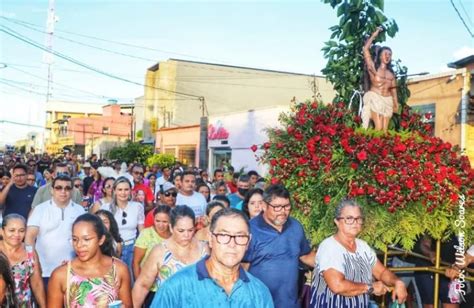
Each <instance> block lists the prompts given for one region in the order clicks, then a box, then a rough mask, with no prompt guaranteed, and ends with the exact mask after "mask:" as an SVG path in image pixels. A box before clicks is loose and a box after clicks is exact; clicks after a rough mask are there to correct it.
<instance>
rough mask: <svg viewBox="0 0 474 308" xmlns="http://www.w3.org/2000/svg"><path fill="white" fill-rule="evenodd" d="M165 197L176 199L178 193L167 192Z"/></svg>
mask: <svg viewBox="0 0 474 308" xmlns="http://www.w3.org/2000/svg"><path fill="white" fill-rule="evenodd" d="M164 195H165V197H169V196H173V197H175V198H176V197H177V196H178V193H177V192H175V191H173V192H169V191H167V192H165V193H164Z"/></svg>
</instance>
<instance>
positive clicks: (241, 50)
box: [0, 0, 474, 145]
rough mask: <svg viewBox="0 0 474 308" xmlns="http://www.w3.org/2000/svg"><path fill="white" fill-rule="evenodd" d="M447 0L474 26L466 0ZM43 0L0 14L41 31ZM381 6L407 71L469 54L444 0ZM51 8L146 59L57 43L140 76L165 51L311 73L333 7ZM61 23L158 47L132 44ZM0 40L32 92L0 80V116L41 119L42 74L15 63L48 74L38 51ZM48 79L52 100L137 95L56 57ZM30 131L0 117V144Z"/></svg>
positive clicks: (68, 4) (12, 76)
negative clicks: (391, 23) (394, 32)
mask: <svg viewBox="0 0 474 308" xmlns="http://www.w3.org/2000/svg"><path fill="white" fill-rule="evenodd" d="M453 2H454V4H455V6H456V7H457V8H458V10H459V11H460V13H461V14H462V16H463V18H464V20H465V21H466V23H467V24H468V25H469V26H470V27H471V29H474V26H473V25H472V22H474V16H473V12H474V1H473V0H453ZM47 8H48V1H47V0H29V1H19V0H2V1H1V4H0V15H1V16H5V17H8V18H13V19H15V20H19V21H23V22H28V23H30V24H32V25H33V28H36V29H37V30H39V31H44V30H45V25H46V16H47ZM385 14H386V15H387V16H389V17H391V18H393V19H395V20H396V22H397V23H398V26H399V28H400V31H399V33H398V34H397V35H396V36H395V38H393V39H389V40H388V41H387V42H386V45H388V46H390V47H392V49H393V51H394V57H395V58H400V59H402V61H403V63H404V64H405V65H407V66H408V68H409V72H410V73H417V72H422V71H429V72H430V73H436V72H440V71H443V70H446V69H447V68H446V64H447V63H448V62H452V61H453V60H456V59H458V58H460V57H464V56H467V55H469V54H473V53H474V46H473V40H472V38H471V37H470V35H469V33H468V31H467V30H466V29H465V27H464V26H463V24H462V22H461V20H460V18H459V17H458V15H457V14H456V11H455V10H454V8H453V6H452V5H451V2H450V0H442V1H441V0H430V1H428V0H397V1H388V0H386V1H385ZM56 15H57V16H58V18H59V19H58V22H57V23H56V25H55V28H56V35H59V36H62V37H64V38H66V39H73V40H77V41H80V42H83V43H86V44H90V45H94V46H96V47H100V48H106V49H111V50H114V51H117V52H121V53H125V54H129V55H133V56H137V57H142V58H147V59H149V60H139V59H134V58H129V57H124V56H120V55H114V54H110V53H106V52H103V51H98V50H95V49H91V48H88V47H85V46H80V45H77V44H73V43H71V42H68V41H66V40H63V39H59V38H55V39H54V43H53V46H54V49H55V50H57V51H59V52H61V53H63V54H66V55H68V56H70V57H72V58H74V59H76V60H78V61H81V62H84V63H87V64H88V65H91V66H94V67H96V68H98V69H101V70H103V71H106V72H109V73H112V74H115V75H118V76H120V77H124V78H127V79H130V80H133V81H136V82H139V83H143V82H144V74H145V71H146V68H148V67H150V66H151V65H153V64H155V63H156V62H158V61H163V60H166V59H168V58H182V59H189V60H195V61H203V62H213V63H223V64H231V65H239V66H248V67H255V68H265V69H273V70H282V71H291V72H300V73H309V74H313V73H316V74H319V73H320V70H321V69H322V68H323V67H324V65H325V63H326V61H325V59H324V58H323V57H322V52H321V51H320V50H321V48H322V47H323V42H324V41H327V40H328V38H329V35H330V32H329V30H328V28H329V27H330V26H332V25H334V24H335V23H336V22H337V18H336V12H335V11H334V10H332V9H331V7H330V6H329V5H328V4H323V3H321V2H319V1H316V0H315V1H263V0H262V1H143V0H134V1H131V0H122V1H117V0H114V1H112V0H102V1H98V0H97V1H85V0H83V1H74V0H56ZM0 20H1V24H2V25H4V26H7V27H9V28H10V29H12V30H15V31H17V32H18V33H21V34H22V35H24V36H26V37H28V38H30V39H32V40H34V41H36V42H38V43H40V44H45V42H46V39H45V34H43V33H41V32H36V31H32V30H30V29H27V28H25V27H22V26H20V25H18V24H15V23H12V22H10V21H6V20H5V19H0ZM36 26H38V27H36ZM61 31H70V32H74V33H78V34H84V35H91V36H96V37H99V38H105V39H108V40H114V41H120V42H124V43H129V44H136V45H141V46H147V47H150V48H153V49H156V50H154V51H152V50H146V49H137V48H131V47H126V46H121V45H117V44H112V43H109V42H102V41H97V40H92V39H89V38H84V37H80V36H76V35H73V34H70V33H65V32H61ZM0 44H1V49H0V63H7V65H8V67H7V68H3V69H0V78H3V79H2V80H3V81H5V80H7V82H8V83H10V84H12V82H15V83H13V84H14V85H17V86H20V87H21V88H22V89H29V90H31V91H35V92H37V93H36V94H32V93H28V92H25V91H24V90H19V89H16V88H13V87H10V86H7V85H5V84H4V83H0V103H1V107H2V108H3V110H8V111H9V112H6V113H5V112H2V113H1V115H0V121H1V120H9V121H16V122H21V123H27V124H32V125H40V126H41V125H44V112H43V109H42V108H43V107H44V102H45V97H44V95H40V94H41V93H45V92H46V88H45V85H46V81H45V80H41V79H38V78H35V77H33V76H29V75H27V74H25V73H23V72H21V71H19V70H24V71H27V72H28V73H30V74H35V75H38V76H40V77H43V78H46V76H47V69H46V65H45V64H44V63H43V56H44V52H43V51H41V50H39V49H36V48H35V47H32V46H29V45H27V44H25V43H23V42H20V41H18V40H16V39H14V38H11V37H9V36H7V35H6V34H4V33H1V32H0ZM158 50H160V51H158ZM12 80H13V81H12ZM53 80H54V81H55V82H57V83H60V84H61V86H60V85H55V86H54V88H53V92H52V93H53V99H54V98H57V99H64V100H76V101H77V100H88V101H91V103H105V102H106V98H121V99H123V100H124V101H125V100H127V99H132V98H134V97H137V96H140V95H143V88H142V87H140V86H135V85H130V84H127V83H123V82H121V81H116V80H112V79H109V78H107V77H102V76H100V75H98V74H96V73H92V72H88V71H87V70H86V69H84V68H80V67H78V66H76V65H74V64H72V63H68V62H66V61H64V60H61V59H58V58H56V59H55V63H54V65H53ZM0 81H1V80H0ZM19 82H22V83H19ZM64 85H65V86H67V87H64ZM69 87H74V88H79V89H81V90H85V91H87V92H90V93H85V92H78V91H76V90H72V89H70V88H69ZM38 93H39V94H38ZM91 93H93V94H96V95H99V96H104V98H101V97H98V96H91V95H92V94H91ZM66 95H67V96H66ZM27 110H28V111H27ZM30 130H34V128H33V127H27V126H24V127H22V126H17V125H7V124H2V123H1V122H0V145H1V144H2V143H5V142H12V141H13V140H15V139H18V138H23V137H24V136H25V135H26V132H28V131H30Z"/></svg>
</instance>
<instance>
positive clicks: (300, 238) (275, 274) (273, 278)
mask: <svg viewBox="0 0 474 308" xmlns="http://www.w3.org/2000/svg"><path fill="white" fill-rule="evenodd" d="M250 233H251V234H252V239H251V241H250V244H249V248H248V250H247V253H246V254H245V256H244V259H243V260H242V262H249V263H250V268H249V273H251V274H252V275H254V276H255V277H257V278H258V279H260V280H262V281H263V283H264V284H265V285H266V286H267V287H268V288H269V289H270V292H271V293H272V297H273V302H274V303H275V307H277V308H292V307H299V303H298V264H299V257H300V256H303V255H306V254H308V253H310V252H311V247H310V246H309V243H308V240H307V239H306V236H305V234H304V230H303V226H301V224H300V223H299V222H298V221H297V220H296V219H294V218H291V217H289V218H288V220H287V221H286V223H285V224H284V225H283V229H282V232H279V231H278V230H276V229H275V228H273V227H272V226H270V225H269V224H268V223H267V222H266V221H265V220H264V219H263V213H261V214H260V215H258V216H257V217H255V218H253V219H252V220H250Z"/></svg>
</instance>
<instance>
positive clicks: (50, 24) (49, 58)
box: [42, 0, 57, 152]
mask: <svg viewBox="0 0 474 308" xmlns="http://www.w3.org/2000/svg"><path fill="white" fill-rule="evenodd" d="M48 3H49V5H48V16H47V19H46V33H47V34H46V48H47V49H48V51H49V52H46V53H45V54H44V56H43V59H44V62H45V63H46V64H47V65H48V85H47V89H46V101H45V109H46V106H47V105H48V102H49V99H50V97H51V85H52V83H53V72H52V69H51V65H52V64H53V62H54V58H53V54H52V52H51V51H52V50H53V35H54V24H55V23H56V21H57V18H56V13H55V0H49V2H48ZM45 111H46V110H45ZM45 135H46V131H45V130H43V142H42V151H43V152H44V150H45V148H44V144H45ZM50 137H51V136H50Z"/></svg>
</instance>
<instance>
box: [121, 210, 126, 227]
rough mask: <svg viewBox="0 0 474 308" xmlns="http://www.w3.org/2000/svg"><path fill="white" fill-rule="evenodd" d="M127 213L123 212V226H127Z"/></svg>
mask: <svg viewBox="0 0 474 308" xmlns="http://www.w3.org/2000/svg"><path fill="white" fill-rule="evenodd" d="M126 218H127V212H122V226H123V225H126V224H127V219H126Z"/></svg>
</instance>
